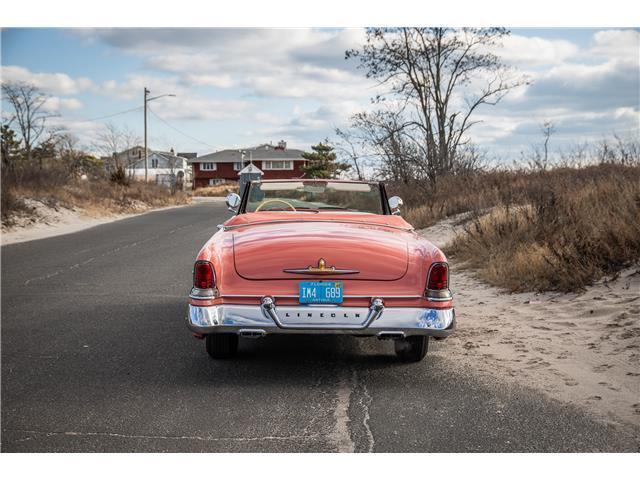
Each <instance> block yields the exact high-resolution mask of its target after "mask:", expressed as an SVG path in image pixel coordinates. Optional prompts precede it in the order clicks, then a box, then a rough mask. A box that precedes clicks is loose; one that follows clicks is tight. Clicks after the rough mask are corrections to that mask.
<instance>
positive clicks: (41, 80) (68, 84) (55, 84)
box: [2, 65, 93, 95]
mask: <svg viewBox="0 0 640 480" xmlns="http://www.w3.org/2000/svg"><path fill="white" fill-rule="evenodd" d="M2 81H3V82H16V83H28V84H32V85H35V86H36V87H37V88H39V89H41V90H42V91H43V92H44V93H51V94H57V95H72V94H75V93H78V92H81V91H84V90H88V89H90V88H91V87H92V86H93V82H92V81H91V80H90V79H88V78H85V77H80V78H75V79H74V78H71V77H70V76H69V75H67V74H66V73H34V72H31V71H30V70H28V69H26V68H23V67H19V66H15V65H6V66H5V65H3V66H2Z"/></svg>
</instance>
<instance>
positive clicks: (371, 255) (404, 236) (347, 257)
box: [187, 179, 455, 362]
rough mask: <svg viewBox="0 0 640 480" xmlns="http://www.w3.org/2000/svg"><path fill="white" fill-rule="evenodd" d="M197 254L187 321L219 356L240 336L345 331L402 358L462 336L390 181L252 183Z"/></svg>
mask: <svg viewBox="0 0 640 480" xmlns="http://www.w3.org/2000/svg"><path fill="white" fill-rule="evenodd" d="M226 201H227V206H228V207H229V209H230V210H231V211H233V212H234V216H233V217H231V218H230V219H229V220H227V221H226V222H225V223H224V224H222V225H219V226H218V228H219V230H218V231H217V232H216V233H215V234H214V235H213V236H212V237H211V239H209V241H208V242H207V243H206V244H205V245H204V247H203V248H202V249H201V250H200V253H199V254H198V257H197V259H196V262H195V265H194V269H193V288H192V289H191V293H190V295H189V307H188V314H187V322H188V326H189V329H190V330H191V331H192V332H193V335H194V336H195V337H196V338H200V339H205V340H206V349H207V352H208V353H209V355H210V356H211V357H213V358H230V357H233V356H234V355H235V354H236V352H237V349H238V338H239V337H262V336H264V335H271V334H278V335H279V334H289V333H296V334H300V333H304V334H349V335H357V336H371V337H377V338H379V339H382V340H392V341H394V342H395V351H396V353H397V355H398V356H399V357H400V359H402V360H404V361H410V362H411V361H413V362H415V361H419V360H422V359H423V358H424V356H425V355H426V353H427V349H428V346H429V337H434V338H436V339H442V338H445V337H447V336H449V335H450V334H451V333H453V331H454V329H455V312H454V309H453V302H452V295H451V292H450V290H449V267H448V265H447V259H446V258H445V256H444V254H443V253H442V252H441V251H440V250H439V249H438V248H436V247H435V246H434V245H433V244H431V243H430V242H429V241H427V240H425V239H424V238H422V237H420V236H419V235H418V234H417V233H416V232H415V231H414V229H413V227H412V226H411V225H409V224H408V223H407V222H406V221H404V220H403V219H402V217H401V216H400V215H399V214H400V207H401V206H402V200H401V199H400V198H399V197H392V198H390V199H387V194H386V191H385V186H384V184H383V183H372V182H356V181H340V180H304V179H299V180H268V181H257V182H256V181H254V182H249V183H247V184H246V185H245V187H244V188H243V194H242V197H240V196H238V195H237V194H235V193H232V194H230V195H229V196H228V197H227V199H226Z"/></svg>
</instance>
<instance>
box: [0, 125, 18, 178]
mask: <svg viewBox="0 0 640 480" xmlns="http://www.w3.org/2000/svg"><path fill="white" fill-rule="evenodd" d="M0 150H1V151H2V167H3V168H6V167H9V168H10V167H13V166H15V163H16V162H17V161H18V159H19V158H20V155H21V154H22V150H21V148H20V141H19V140H17V139H16V132H14V131H13V130H12V129H11V127H9V125H2V127H0Z"/></svg>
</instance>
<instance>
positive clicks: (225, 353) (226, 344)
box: [206, 333, 238, 358]
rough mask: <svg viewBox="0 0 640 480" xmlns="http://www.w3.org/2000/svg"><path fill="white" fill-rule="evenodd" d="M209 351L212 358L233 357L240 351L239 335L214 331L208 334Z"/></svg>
mask: <svg viewBox="0 0 640 480" xmlns="http://www.w3.org/2000/svg"><path fill="white" fill-rule="evenodd" d="M206 344H207V353H208V354H209V356H210V357H211V358H232V357H234V356H235V355H236V353H237V352H238V335H236V334H235V333H212V334H210V335H207V340H206Z"/></svg>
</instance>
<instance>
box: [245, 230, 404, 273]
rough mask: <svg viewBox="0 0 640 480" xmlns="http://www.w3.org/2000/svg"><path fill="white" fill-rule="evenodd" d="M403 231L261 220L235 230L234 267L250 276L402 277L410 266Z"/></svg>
mask: <svg viewBox="0 0 640 480" xmlns="http://www.w3.org/2000/svg"><path fill="white" fill-rule="evenodd" d="M404 235H405V234H404V233H403V232H402V231H399V230H394V229H392V228H387V227H382V226H379V225H371V224H355V223H340V222H330V223H329V222H282V223H275V224H257V225H252V226H250V227H244V228H242V229H240V230H239V231H236V232H234V233H233V249H234V262H235V268H236V271H237V272H238V274H239V275H240V276H241V277H243V278H245V279H248V280H284V279H309V280H328V279H338V280H347V279H352V280H386V281H390V280H399V279H401V278H402V277H403V276H404V275H405V274H406V272H407V268H408V258H409V256H408V251H407V248H408V247H407V240H406V238H404Z"/></svg>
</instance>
